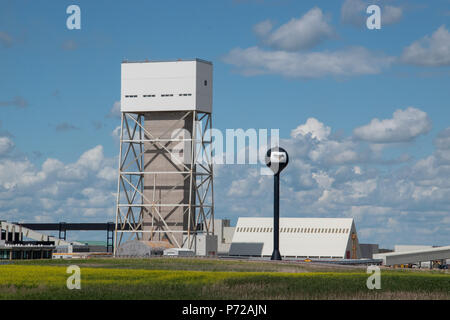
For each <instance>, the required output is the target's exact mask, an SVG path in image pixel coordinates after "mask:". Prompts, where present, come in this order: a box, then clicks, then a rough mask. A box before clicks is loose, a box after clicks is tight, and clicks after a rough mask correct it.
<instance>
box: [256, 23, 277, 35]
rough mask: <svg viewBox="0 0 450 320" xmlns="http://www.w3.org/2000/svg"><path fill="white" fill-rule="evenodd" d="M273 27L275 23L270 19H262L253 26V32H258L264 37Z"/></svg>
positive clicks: (257, 33)
mask: <svg viewBox="0 0 450 320" xmlns="http://www.w3.org/2000/svg"><path fill="white" fill-rule="evenodd" d="M272 28H273V23H272V21H270V20H264V21H261V22H259V23H257V24H255V25H254V26H253V32H254V33H256V35H258V36H260V37H262V36H266V35H268V34H269V32H270V31H271V30H272Z"/></svg>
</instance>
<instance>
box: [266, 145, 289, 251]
mask: <svg viewBox="0 0 450 320" xmlns="http://www.w3.org/2000/svg"><path fill="white" fill-rule="evenodd" d="M288 163H289V155H288V153H287V152H286V150H284V149H283V148H280V147H275V148H272V149H270V150H269V151H267V154H266V164H267V166H268V167H269V168H270V169H271V170H272V171H273V173H274V180H273V189H274V192H273V253H272V257H271V258H270V259H271V260H281V254H280V172H281V171H282V170H283V169H284V168H286V166H287V165H288Z"/></svg>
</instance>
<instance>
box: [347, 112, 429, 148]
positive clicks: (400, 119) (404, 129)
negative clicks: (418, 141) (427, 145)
mask: <svg viewBox="0 0 450 320" xmlns="http://www.w3.org/2000/svg"><path fill="white" fill-rule="evenodd" d="M430 129H431V120H430V119H429V117H428V115H427V114H426V113H425V112H423V111H421V110H419V109H416V108H413V107H409V108H407V109H405V110H400V109H399V110H396V111H395V112H394V113H393V116H392V118H391V119H384V120H379V119H376V118H375V119H372V121H371V122H370V123H369V124H367V125H365V126H362V127H358V128H356V129H355V130H353V134H354V136H355V137H356V138H358V139H361V140H365V141H369V142H374V143H392V142H406V141H411V140H412V139H414V138H416V137H417V136H419V135H422V134H426V133H428V132H429V131H430Z"/></svg>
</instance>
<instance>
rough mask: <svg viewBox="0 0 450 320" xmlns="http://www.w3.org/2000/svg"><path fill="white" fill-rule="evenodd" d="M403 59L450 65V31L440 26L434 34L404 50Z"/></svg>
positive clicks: (424, 64) (436, 64) (419, 63)
mask: <svg viewBox="0 0 450 320" xmlns="http://www.w3.org/2000/svg"><path fill="white" fill-rule="evenodd" d="M401 60H402V61H403V62H405V63H409V64H413V65H418V66H427V67H439V66H448V65H450V33H449V31H448V30H447V29H446V27H445V26H443V25H442V26H440V27H439V28H438V29H437V30H436V31H435V32H434V33H433V34H432V35H431V37H430V36H425V37H423V38H422V39H420V40H417V41H414V42H413V43H412V44H411V45H409V46H408V47H406V48H405V49H404V50H403V54H402V57H401Z"/></svg>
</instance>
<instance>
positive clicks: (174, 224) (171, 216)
mask: <svg viewBox="0 0 450 320" xmlns="http://www.w3.org/2000/svg"><path fill="white" fill-rule="evenodd" d="M144 119H145V129H146V130H147V131H148V132H150V133H151V134H152V135H153V136H154V137H159V139H163V140H167V141H165V142H163V145H164V147H165V149H164V148H162V147H160V146H158V145H156V144H153V143H151V142H146V143H144V150H145V153H144V171H147V172H160V174H158V173H155V174H152V175H146V176H144V195H145V199H144V203H145V204H153V205H155V207H145V209H144V217H143V220H144V225H143V228H144V230H151V231H158V230H163V229H164V223H163V220H164V221H165V222H166V223H167V225H168V226H169V228H170V229H171V230H172V231H174V237H175V238H176V239H177V242H178V243H182V240H183V234H182V232H181V231H187V230H188V228H189V229H190V230H191V231H192V230H193V227H194V223H195V219H194V218H195V217H194V214H192V212H191V215H190V217H189V206H188V205H189V204H191V205H193V206H195V197H194V194H193V193H191V192H190V190H192V189H193V188H195V184H194V183H193V182H191V179H190V176H189V171H190V170H191V163H189V161H184V163H185V164H184V165H183V164H182V163H179V162H177V161H174V160H173V159H172V152H173V150H174V149H175V148H176V147H177V146H178V145H179V144H180V142H179V141H173V140H172V139H173V138H175V140H178V139H177V138H178V137H177V136H175V137H173V133H177V132H180V133H181V132H183V131H181V130H185V132H192V129H193V125H194V124H193V114H192V113H189V114H186V112H180V111H166V112H147V113H145V114H144ZM169 128H171V130H169V131H168V129H169ZM180 138H181V139H183V138H184V137H183V136H180ZM146 139H147V137H146ZM188 145H189V144H188ZM183 149H186V148H183ZM183 153H184V152H183ZM183 158H184V157H183ZM186 160H188V159H186ZM186 169H187V170H186ZM192 170H194V171H195V167H193V168H192ZM167 172H172V173H167ZM194 175H195V172H194ZM190 184H192V185H193V186H190ZM189 198H190V199H189ZM150 201H151V202H150ZM155 208H157V209H158V211H159V213H160V214H161V216H162V217H161V218H160V217H159V216H158V215H157V214H156V212H155ZM189 218H190V220H191V221H190V222H189ZM175 231H176V233H175ZM144 240H152V241H154V240H156V241H161V240H167V241H169V242H171V239H170V238H169V237H168V235H167V234H165V233H153V232H151V233H147V234H145V235H144Z"/></svg>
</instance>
